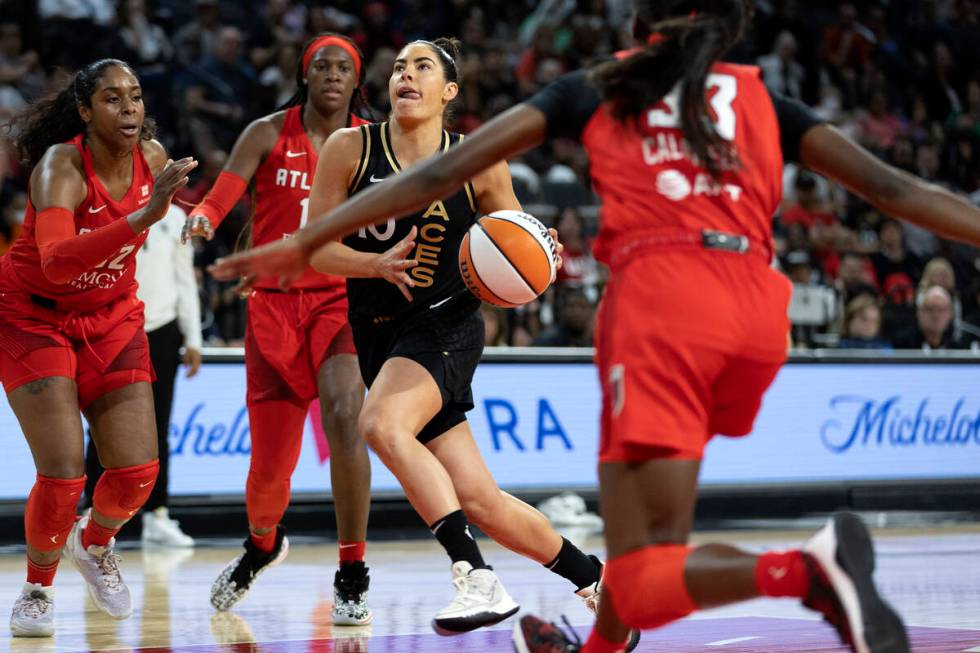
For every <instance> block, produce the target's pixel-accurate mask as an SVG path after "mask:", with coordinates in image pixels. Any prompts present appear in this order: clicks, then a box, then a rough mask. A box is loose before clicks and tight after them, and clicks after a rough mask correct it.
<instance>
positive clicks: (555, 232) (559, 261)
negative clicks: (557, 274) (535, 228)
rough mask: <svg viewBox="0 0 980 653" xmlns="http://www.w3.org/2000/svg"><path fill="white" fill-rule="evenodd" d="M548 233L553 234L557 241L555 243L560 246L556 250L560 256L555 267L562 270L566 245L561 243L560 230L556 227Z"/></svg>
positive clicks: (552, 236)
mask: <svg viewBox="0 0 980 653" xmlns="http://www.w3.org/2000/svg"><path fill="white" fill-rule="evenodd" d="M548 235H550V236H551V238H552V240H554V241H555V245H557V246H558V248H557V249H556V250H555V254H556V255H557V256H558V261H557V262H556V263H555V269H556V270H560V269H561V265H562V260H561V253H562V252H564V251H565V246H564V245H562V244H561V241H560V240H558V231H557V230H556V229H549V230H548Z"/></svg>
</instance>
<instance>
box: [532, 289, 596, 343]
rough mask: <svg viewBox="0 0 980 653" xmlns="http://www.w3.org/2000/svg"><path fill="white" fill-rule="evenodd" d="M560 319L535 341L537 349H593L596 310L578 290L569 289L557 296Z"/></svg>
mask: <svg viewBox="0 0 980 653" xmlns="http://www.w3.org/2000/svg"><path fill="white" fill-rule="evenodd" d="M557 313H558V319H557V320H556V321H555V324H554V325H553V326H552V327H551V328H549V329H547V330H545V331H543V332H542V333H541V334H540V335H539V336H538V337H537V338H535V339H534V345H535V346H536V347H591V346H592V325H593V322H594V318H595V310H594V308H593V306H592V302H590V301H589V298H588V297H587V296H586V295H585V293H584V292H583V291H582V290H580V289H578V288H568V289H565V290H563V291H561V292H559V293H558V295H557Z"/></svg>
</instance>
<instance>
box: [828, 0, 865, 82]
mask: <svg viewBox="0 0 980 653" xmlns="http://www.w3.org/2000/svg"><path fill="white" fill-rule="evenodd" d="M874 41H875V37H874V34H872V33H871V31H870V30H869V29H868V28H867V27H865V26H864V25H862V24H861V23H859V22H858V12H857V8H856V7H855V6H854V5H852V4H851V3H849V2H845V3H842V4H841V5H840V9H839V11H838V20H837V24H836V25H831V26H830V27H828V28H826V29H825V30H824V33H823V45H822V58H823V60H824V61H825V62H826V63H828V64H829V65H830V66H831V67H832V68H833V69H835V70H841V69H844V68H848V69H851V70H861V69H863V68H864V66H865V65H866V64H867V63H868V61H869V60H870V59H871V49H872V45H873V43H874Z"/></svg>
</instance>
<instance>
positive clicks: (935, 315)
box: [893, 286, 966, 351]
mask: <svg viewBox="0 0 980 653" xmlns="http://www.w3.org/2000/svg"><path fill="white" fill-rule="evenodd" d="M915 303H916V310H915V316H916V324H915V326H913V327H910V328H908V329H906V330H905V331H904V332H902V333H900V334H899V335H897V336H896V337H895V339H894V340H893V342H894V344H895V348H896V349H923V350H927V351H929V350H935V349H963V348H965V347H966V344H965V343H963V342H962V341H961V340H959V339H957V338H955V337H954V336H953V298H952V297H951V296H950V294H949V292H948V291H947V290H946V289H945V288H943V287H942V286H932V287H931V288H929V289H928V290H926V291H924V292H921V293H919V294H918V296H917V297H916V300H915Z"/></svg>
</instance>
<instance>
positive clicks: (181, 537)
mask: <svg viewBox="0 0 980 653" xmlns="http://www.w3.org/2000/svg"><path fill="white" fill-rule="evenodd" d="M142 540H143V544H144V545H153V546H166V547H174V548H189V547H192V546H194V538H192V537H191V536H190V535H187V534H186V533H185V532H184V531H182V530H180V522H178V521H176V520H174V519H171V518H170V513H169V512H167V508H166V507H160V508H157V509H156V510H153V511H152V512H151V511H147V512H144V513H143V535H142Z"/></svg>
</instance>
